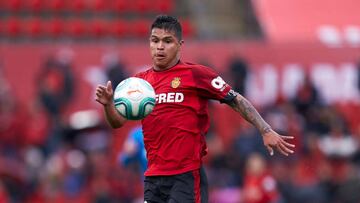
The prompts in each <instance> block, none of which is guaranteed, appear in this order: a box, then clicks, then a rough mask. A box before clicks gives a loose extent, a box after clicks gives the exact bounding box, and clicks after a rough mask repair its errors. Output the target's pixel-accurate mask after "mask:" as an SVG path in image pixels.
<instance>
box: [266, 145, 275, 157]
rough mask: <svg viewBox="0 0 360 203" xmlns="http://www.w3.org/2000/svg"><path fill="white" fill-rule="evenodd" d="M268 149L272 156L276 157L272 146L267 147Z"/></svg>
mask: <svg viewBox="0 0 360 203" xmlns="http://www.w3.org/2000/svg"><path fill="white" fill-rule="evenodd" d="M266 148H267V150H268V151H269V154H270V155H271V156H272V155H274V150H273V149H272V148H271V147H270V146H266Z"/></svg>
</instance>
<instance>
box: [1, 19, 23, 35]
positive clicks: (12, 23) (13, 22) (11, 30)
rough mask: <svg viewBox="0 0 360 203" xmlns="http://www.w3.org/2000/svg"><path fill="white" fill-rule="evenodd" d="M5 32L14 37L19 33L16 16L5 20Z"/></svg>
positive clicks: (18, 22)
mask: <svg viewBox="0 0 360 203" xmlns="http://www.w3.org/2000/svg"><path fill="white" fill-rule="evenodd" d="M5 29H6V30H5V31H6V33H7V35H8V36H9V37H16V36H18V35H19V34H20V33H21V25H20V21H19V20H18V19H16V18H12V19H9V20H8V21H7V22H6V28H5Z"/></svg>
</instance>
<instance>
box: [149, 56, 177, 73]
mask: <svg viewBox="0 0 360 203" xmlns="http://www.w3.org/2000/svg"><path fill="white" fill-rule="evenodd" d="M179 62H180V59H179V58H177V59H176V60H174V61H173V62H171V63H170V64H169V65H168V66H166V67H159V66H155V65H154V70H155V71H165V70H168V69H170V68H172V67H174V66H176V65H177V64H178V63H179Z"/></svg>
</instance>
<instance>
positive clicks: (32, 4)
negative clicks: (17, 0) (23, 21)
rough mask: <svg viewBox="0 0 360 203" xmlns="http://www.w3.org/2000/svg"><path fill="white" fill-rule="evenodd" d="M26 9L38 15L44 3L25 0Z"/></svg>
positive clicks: (40, 0)
mask: <svg viewBox="0 0 360 203" xmlns="http://www.w3.org/2000/svg"><path fill="white" fill-rule="evenodd" d="M27 1H28V2H27V6H28V8H29V9H30V10H31V11H32V12H35V13H38V12H39V11H41V10H42V9H43V5H44V2H43V1H42V0H27Z"/></svg>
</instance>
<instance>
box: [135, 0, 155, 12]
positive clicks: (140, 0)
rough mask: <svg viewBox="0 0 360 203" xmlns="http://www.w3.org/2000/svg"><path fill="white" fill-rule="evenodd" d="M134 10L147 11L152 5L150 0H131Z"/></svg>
mask: <svg viewBox="0 0 360 203" xmlns="http://www.w3.org/2000/svg"><path fill="white" fill-rule="evenodd" d="M133 3H134V11H136V12H138V13H139V14H144V13H149V12H150V10H151V7H152V3H153V2H152V1H149V0H133Z"/></svg>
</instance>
